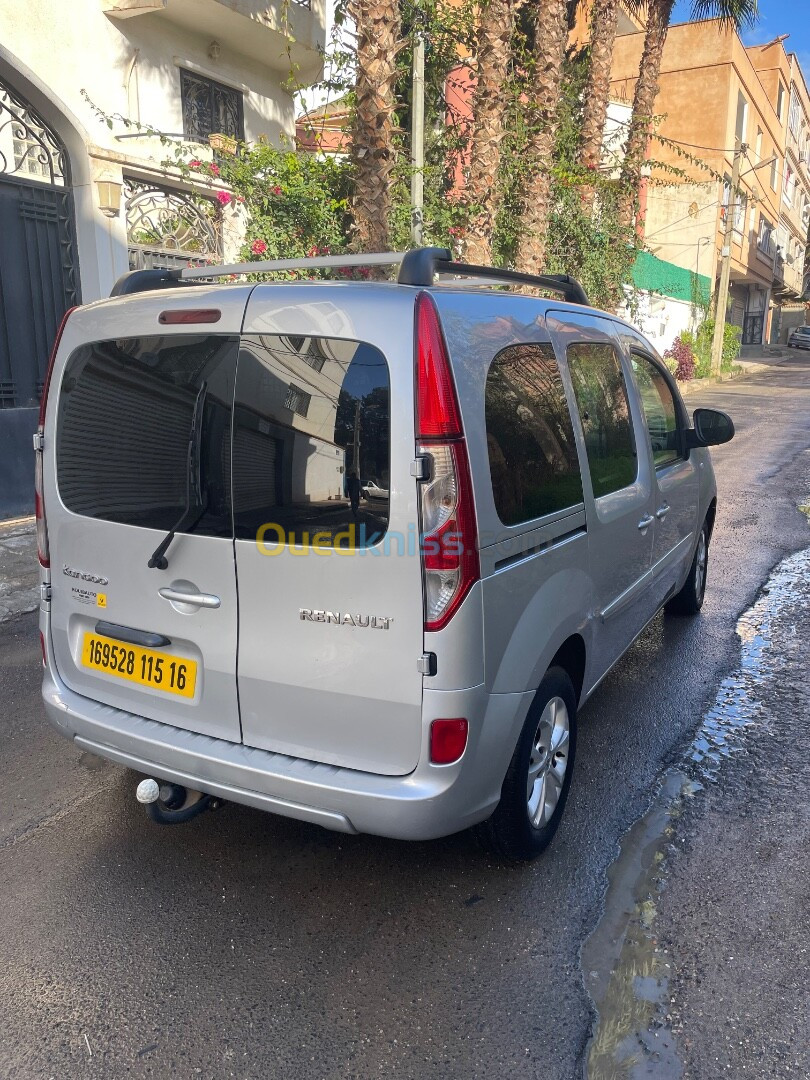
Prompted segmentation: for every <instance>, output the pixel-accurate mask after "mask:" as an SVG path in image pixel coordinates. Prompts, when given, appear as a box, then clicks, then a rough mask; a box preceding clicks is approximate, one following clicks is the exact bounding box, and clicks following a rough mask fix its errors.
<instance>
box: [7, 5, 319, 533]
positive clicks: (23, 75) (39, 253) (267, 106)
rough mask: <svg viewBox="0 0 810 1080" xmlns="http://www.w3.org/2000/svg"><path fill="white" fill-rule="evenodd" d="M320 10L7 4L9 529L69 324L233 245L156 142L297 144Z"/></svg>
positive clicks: (198, 191)
mask: <svg viewBox="0 0 810 1080" xmlns="http://www.w3.org/2000/svg"><path fill="white" fill-rule="evenodd" d="M324 7H325V0H69V2H68V0H26V2H25V3H23V2H22V0H0V283H2V287H0V517H3V516H8V515H11V514H15V513H20V512H25V511H27V510H29V509H30V506H31V502H32V496H31V484H32V463H31V457H32V455H31V454H30V436H31V432H32V431H33V429H34V427H35V425H36V419H35V416H36V406H37V403H38V398H39V393H40V390H41V385H42V380H43V378H44V375H45V370H46V367H47V359H48V353H49V349H50V346H51V343H52V342H53V339H54V336H55V334H56V330H57V327H58V325H59V321H60V319H61V316H62V314H63V312H64V311H65V310H66V308H68V307H70V306H72V305H73V304H76V303H88V302H89V301H92V300H96V299H98V298H99V297H103V296H107V295H109V292H110V289H111V287H112V285H113V283H114V282H115V281H116V279H117V278H118V277H119V276H120V275H121V274H123V273H125V272H126V271H127V270H128V269H132V268H138V267H142V266H155V265H157V266H164V265H178V264H179V265H185V264H186V263H187V262H188V261H190V260H196V259H200V258H203V259H205V258H210V257H220V256H224V255H226V254H233V252H232V251H228V250H227V249H228V248H229V247H230V248H233V247H234V246H238V242H239V236H240V231H241V230H240V221H239V218H238V212H237V211H236V210H233V209H223V208H222V206H221V204H220V203H219V202H217V200H216V198H215V196H216V185H213V184H210V183H207V182H206V181H204V180H201V179H196V180H195V179H193V178H191V179H189V178H188V177H184V176H183V175H182V174H181V172H180V171H179V170H177V169H176V168H173V167H167V166H166V165H164V164H162V163H164V162H165V161H166V160H167V159H170V158H171V157H172V156H173V154H172V150H173V147H172V145H168V146H167V145H164V144H163V143H162V142H161V140H160V139H158V138H156V137H154V136H149V135H147V134H144V132H145V130H146V129H151V130H155V131H160V132H163V133H165V134H167V135H169V136H170V137H171V138H172V140H176V142H177V143H178V144H179V143H182V142H185V143H188V142H193V143H199V144H200V152H199V156H200V157H201V158H203V157H208V158H210V157H211V154H212V150H211V147H210V144H209V136H211V135H215V136H216V135H223V136H227V137H230V138H236V139H244V140H246V141H248V142H252V141H254V140H256V139H258V138H259V137H260V136H265V137H267V138H268V139H269V140H271V141H273V142H275V141H278V139H279V137H280V136H281V135H282V134H284V135H286V136H288V137H289V138H290V140H293V139H294V135H295V116H294V111H295V110H294V101H293V97H292V95H291V93H290V91H289V89H288V88H287V86H288V84H289V80H290V77H291V75H293V77H294V79H295V81H297V82H298V83H299V84H301V85H306V84H308V83H311V82H313V81H314V80H316V79H317V78H318V77H319V75H320V71H321V63H322V49H323V46H324V42H325V37H324V18H325V13H324ZM99 113H102V114H104V115H105V116H113V117H114V118H115V119H113V121H112V126H111V127H110V126H108V124H107V123H106V122H105V121H104V120H103V119H102V118H101V117H100V116H99ZM125 120H129V121H131V123H130V124H129V125H128V124H127V123H125ZM215 141H216V140H215ZM189 196H194V197H193V198H190V197H189ZM200 196H205V197H207V198H206V201H204V202H202V203H201V202H200Z"/></svg>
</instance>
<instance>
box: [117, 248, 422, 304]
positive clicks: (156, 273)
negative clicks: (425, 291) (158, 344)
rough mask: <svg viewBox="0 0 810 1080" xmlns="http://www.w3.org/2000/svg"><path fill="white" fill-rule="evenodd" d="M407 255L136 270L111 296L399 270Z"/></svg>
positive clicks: (323, 257)
mask: <svg viewBox="0 0 810 1080" xmlns="http://www.w3.org/2000/svg"><path fill="white" fill-rule="evenodd" d="M405 254H406V253H405V252H404V251H387V252H375V253H373V254H370V255H316V256H315V257H313V258H311V259H264V260H262V261H260V262H248V263H229V264H227V265H225V266H184V267H182V268H181V269H177V270H132V271H130V272H129V273H128V274H124V275H123V276H122V277H120V278H119V279H118V281H116V283H115V285H113V288H112V292H111V293H110V296H124V295H125V294H127V293H135V292H146V291H148V290H150V289H170V288H172V287H174V286H178V285H187V284H189V283H190V284H201V282H200V280H199V279H200V278H205V279H208V280H210V279H211V278H218V277H232V276H236V275H240V274H274V273H278V272H279V271H282V270H317V269H321V268H324V267H341V266H398V265H399V264H400V263H401V262H403V260H404V259H405Z"/></svg>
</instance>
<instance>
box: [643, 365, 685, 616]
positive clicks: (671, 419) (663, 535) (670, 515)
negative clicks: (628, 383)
mask: <svg viewBox="0 0 810 1080" xmlns="http://www.w3.org/2000/svg"><path fill="white" fill-rule="evenodd" d="M630 362H631V365H632V369H633V377H634V381H635V385H636V388H637V389H638V394H639V398H640V400H641V408H642V411H643V413H644V419H645V422H646V427H647V435H648V439H649V444H650V451H651V453H652V458H653V466H654V470H655V472H654V491H655V497H654V513H655V525H654V536H653V558H652V574H653V590H654V592H655V595H656V598H657V601H658V603H660V604H663V603H664V601H665V600H666V599H667V598H668V597H669V596H671V595H672V593H673V592H674V591H675V589H676V587H677V585H678V584H679V582H681V581H682V580H683V577H684V575H685V573H686V567H687V565H688V564H689V563H690V562H691V560H692V552H693V548H694V541H695V532H696V529H697V524H698V522H697V507H698V471H697V465H696V463H695V461H694V460H693V459H692V456H691V455H690V453H689V451H688V450H686V449H685V441H684V427H685V416H684V409H683V407H682V405H681V402H680V399H679V395H678V394H677V391H676V390H675V389H674V388H673V387H672V385H671V383H670V380H669V378H668V376H667V375H666V374H665V372H664V368H663V366H662V365H661V364H660V363H658V362H657V361H656V360H654V359H653V357H652V356H651V355H650V354H649V353H648V352H646V351H645V350H643V349H642V348H640V347H638V346H636V345H635V344H633V345H631V352H630Z"/></svg>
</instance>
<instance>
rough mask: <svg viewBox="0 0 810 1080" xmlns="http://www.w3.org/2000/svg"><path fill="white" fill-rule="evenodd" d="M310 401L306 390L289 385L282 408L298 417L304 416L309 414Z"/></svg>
mask: <svg viewBox="0 0 810 1080" xmlns="http://www.w3.org/2000/svg"><path fill="white" fill-rule="evenodd" d="M310 401H312V395H311V394H308V393H307V392H306V390H302V389H301V388H300V386H296V385H295V384H294V383H290V388H289V390H288V391H287V397H286V398H285V399H284V408H285V409H289V410H290V412H294V413H297V414H298V415H299V416H306V415H307V413H308V412H309V403H310Z"/></svg>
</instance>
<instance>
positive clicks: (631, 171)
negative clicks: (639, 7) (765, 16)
mask: <svg viewBox="0 0 810 1080" xmlns="http://www.w3.org/2000/svg"><path fill="white" fill-rule="evenodd" d="M674 6H675V0H648V6H647V28H646V31H645V34H644V49H643V51H642V54H641V63H640V65H639V75H638V80H637V82H636V92H635V94H634V96H633V113H632V117H631V119H630V131H629V132H628V135H627V145H626V147H625V156H624V163H623V165H622V176H621V182H622V187H623V189H624V191H625V193H626V194H625V197H624V198H625V206H624V211H625V218H626V220H628V221H629V220H631V218H632V215H633V210H634V209H635V206H636V204H637V202H638V196H639V189H640V187H641V174H642V169H643V167H644V160H645V158H646V156H647V143H648V140H649V137H650V130H651V125H652V120H653V115H654V112H653V110H654V107H655V99H656V98H657V97H658V79H659V76H660V74H661V59H662V57H663V53H664V44H665V42H666V39H667V31H668V29H669V23H670V19H671V18H672V9H673V8H674ZM691 14H692V18H693V19H709V18H716V19H720V20H721V22H723V23H728V24H731V25H732V26H733V27H734V29H735V30H741V29H742V28H743V27H744V26H748V25H751V24H752V23H754V22H756V19H757V16H758V15H759V4H758V0H692V11H691Z"/></svg>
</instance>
